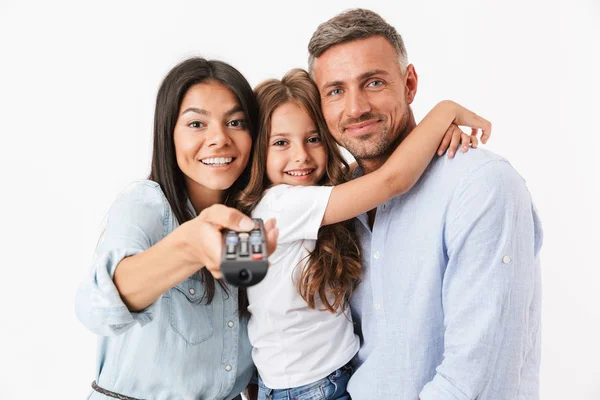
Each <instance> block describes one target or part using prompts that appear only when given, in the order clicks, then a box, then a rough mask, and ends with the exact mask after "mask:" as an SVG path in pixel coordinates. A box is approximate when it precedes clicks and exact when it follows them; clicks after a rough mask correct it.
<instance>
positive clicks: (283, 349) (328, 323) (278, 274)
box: [248, 185, 360, 389]
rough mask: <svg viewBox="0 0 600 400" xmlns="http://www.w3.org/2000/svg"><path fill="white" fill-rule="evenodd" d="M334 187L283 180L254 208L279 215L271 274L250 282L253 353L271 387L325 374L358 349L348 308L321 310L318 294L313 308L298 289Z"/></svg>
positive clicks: (266, 214)
mask: <svg viewBox="0 0 600 400" xmlns="http://www.w3.org/2000/svg"><path fill="white" fill-rule="evenodd" d="M332 189H333V187H332V186H289V185H278V186H275V187H273V188H271V189H269V190H268V191H267V193H265V195H264V197H263V199H262V200H261V201H260V203H259V204H258V205H257V206H256V208H255V210H254V212H253V213H252V216H253V217H255V218H262V219H263V220H265V221H266V220H268V219H269V218H276V219H277V227H278V228H279V239H278V243H277V250H276V251H275V252H274V253H273V254H272V255H271V256H270V257H269V262H270V267H269V271H268V273H267V276H266V277H265V278H264V279H263V281H262V282H260V283H259V284H257V285H255V286H251V287H249V288H248V299H249V302H250V305H249V307H248V310H249V311H250V313H251V314H252V317H251V318H250V321H249V322H248V336H249V337H250V343H251V344H252V346H253V347H254V349H253V350H252V358H253V360H254V364H256V367H257V368H258V372H259V374H260V376H261V378H262V380H263V382H264V383H265V385H267V386H268V387H269V388H272V389H285V388H292V387H298V386H302V385H306V384H309V383H312V382H315V381H317V380H319V379H322V378H325V377H326V376H327V375H329V374H330V373H331V372H333V371H335V370H336V369H338V368H340V367H342V366H344V365H345V364H346V363H348V361H350V360H351V359H352V357H353V356H354V355H355V354H356V352H357V351H358V349H359V345H360V344H359V339H358V337H357V336H356V335H355V334H354V329H353V325H352V319H351V316H350V310H349V309H347V310H346V311H345V312H342V311H341V310H338V312H337V313H336V314H332V313H331V312H329V311H320V309H323V308H324V306H323V303H322V302H321V301H320V299H319V298H318V296H317V298H316V299H315V306H316V308H315V309H311V308H309V307H308V305H307V304H306V301H304V299H303V298H302V297H301V296H300V294H299V293H298V290H297V282H298V278H299V276H300V273H301V271H302V270H301V268H304V266H305V264H306V260H307V259H308V258H307V256H308V255H309V254H310V252H312V251H313V250H314V248H315V245H316V239H317V234H318V232H319V227H320V226H321V221H322V220H323V215H324V214H325V209H326V208H327V203H328V202H329V196H330V195H331V190H332ZM305 257H306V258H305ZM301 261H302V263H301V264H300V265H299V263H300V262H301ZM332 298H333V297H332ZM331 303H332V302H331Z"/></svg>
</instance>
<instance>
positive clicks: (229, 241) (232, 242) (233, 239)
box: [225, 235, 239, 246]
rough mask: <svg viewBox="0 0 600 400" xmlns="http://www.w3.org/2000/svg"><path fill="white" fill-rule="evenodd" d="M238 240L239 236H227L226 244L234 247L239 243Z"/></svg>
mask: <svg viewBox="0 0 600 400" xmlns="http://www.w3.org/2000/svg"><path fill="white" fill-rule="evenodd" d="M238 241H239V240H238V238H237V235H236V236H229V235H227V238H226V239H225V243H227V244H228V245H233V246H235V245H236V244H237V243H238Z"/></svg>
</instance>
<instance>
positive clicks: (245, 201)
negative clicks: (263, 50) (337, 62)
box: [238, 69, 361, 313]
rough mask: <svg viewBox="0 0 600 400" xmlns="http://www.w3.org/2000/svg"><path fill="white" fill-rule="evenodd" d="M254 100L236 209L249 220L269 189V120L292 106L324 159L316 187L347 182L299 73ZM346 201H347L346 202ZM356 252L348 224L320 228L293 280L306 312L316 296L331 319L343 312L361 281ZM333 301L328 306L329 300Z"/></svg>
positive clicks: (272, 83) (315, 94)
mask: <svg viewBox="0 0 600 400" xmlns="http://www.w3.org/2000/svg"><path fill="white" fill-rule="evenodd" d="M254 92H255V93H256V97H257V99H258V108H259V112H258V114H259V122H258V137H257V140H256V142H255V143H254V150H253V152H254V154H253V161H252V169H251V175H250V182H249V184H248V186H247V187H246V189H245V190H244V191H243V192H242V193H241V195H240V198H239V203H238V206H239V208H240V210H242V211H243V212H244V213H246V214H249V213H250V212H251V211H252V210H253V209H254V207H255V206H256V204H257V203H258V202H259V201H260V199H261V198H262V196H263V193H264V192H265V190H266V189H268V188H269V187H270V186H271V184H272V183H271V182H269V179H268V178H267V174H266V161H267V149H268V146H269V136H270V134H271V116H272V115H273V112H274V111H275V109H276V108H277V107H279V106H281V105H283V104H285V103H288V102H292V103H295V104H298V105H299V106H301V107H302V108H303V109H304V110H305V111H306V112H307V113H308V115H309V116H310V118H311V119H312V120H313V121H314V122H315V125H316V127H317V130H318V131H319V134H320V136H321V141H322V143H323V146H324V147H325V151H326V152H327V155H328V161H327V167H326V170H325V174H324V175H323V178H322V179H321V181H320V182H319V183H318V184H319V185H328V186H333V185H339V184H341V183H344V182H345V181H346V180H347V178H348V163H347V162H346V161H345V160H344V158H343V157H342V154H341V152H340V149H339V148H338V146H337V144H336V143H335V141H334V140H333V139H332V137H331V135H330V133H329V130H328V129H327V124H326V123H325V120H324V118H323V114H322V112H321V99H320V95H319V91H318V89H317V87H316V85H315V84H314V82H313V81H312V80H311V79H310V77H309V75H308V73H307V72H306V71H304V70H302V69H293V70H291V71H289V72H288V73H287V74H285V76H284V77H283V79H282V80H276V79H270V80H267V81H265V82H263V83H261V84H260V85H258V86H257V87H256V89H254ZM349 201H351V200H350V199H349ZM360 270H361V264H360V249H359V247H358V244H357V238H356V233H355V229H354V223H353V221H352V220H348V221H344V222H340V223H337V224H331V225H327V226H323V227H321V229H320V230H319V235H318V238H317V244H316V247H315V250H314V251H313V252H312V253H311V254H310V255H309V259H308V262H307V264H306V267H305V268H303V269H302V272H301V275H300V279H299V280H298V292H299V293H300V295H301V296H302V298H303V299H304V300H305V301H306V302H307V304H308V306H309V307H310V308H315V298H316V296H317V295H318V296H319V298H320V299H321V302H322V303H323V305H324V306H325V309H327V310H329V311H331V312H332V313H335V312H336V311H337V310H338V308H339V307H340V306H343V307H344V308H345V307H346V305H347V304H348V299H349V298H350V295H351V294H352V291H353V290H354V288H355V287H356V285H358V283H359V280H360ZM328 295H333V298H334V300H333V303H331V302H330V301H329V300H328V298H327V297H328Z"/></svg>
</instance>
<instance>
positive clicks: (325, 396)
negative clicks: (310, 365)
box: [258, 365, 352, 400]
mask: <svg viewBox="0 0 600 400" xmlns="http://www.w3.org/2000/svg"><path fill="white" fill-rule="evenodd" d="M350 375H352V367H350V366H349V365H346V366H343V367H342V368H340V369H338V370H335V371H334V372H332V373H331V374H329V376H327V377H326V378H323V379H321V380H318V381H316V382H313V383H309V384H308V385H304V386H299V387H296V388H290V389H270V388H268V387H266V386H265V384H264V382H263V381H262V379H260V376H259V377H258V400H289V399H293V400H334V399H335V400H350V395H349V394H348V392H346V386H347V385H348V381H349V380H350Z"/></svg>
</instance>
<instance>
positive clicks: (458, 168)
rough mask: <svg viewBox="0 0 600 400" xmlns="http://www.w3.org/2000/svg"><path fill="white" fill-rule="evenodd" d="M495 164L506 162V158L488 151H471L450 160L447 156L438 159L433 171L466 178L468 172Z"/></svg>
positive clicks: (433, 163)
mask: <svg viewBox="0 0 600 400" xmlns="http://www.w3.org/2000/svg"><path fill="white" fill-rule="evenodd" d="M495 162H506V163H508V160H506V158H504V157H502V156H500V155H498V154H496V153H494V152H492V151H490V150H486V149H470V150H469V151H468V152H466V153H463V152H461V151H458V152H457V153H456V155H455V156H454V158H448V156H447V155H443V156H442V157H437V159H435V160H433V161H432V162H431V166H432V168H433V169H437V170H440V172H442V173H446V174H447V175H457V176H464V173H465V172H467V171H472V170H474V169H477V168H481V167H482V166H484V165H485V164H488V163H495Z"/></svg>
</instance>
